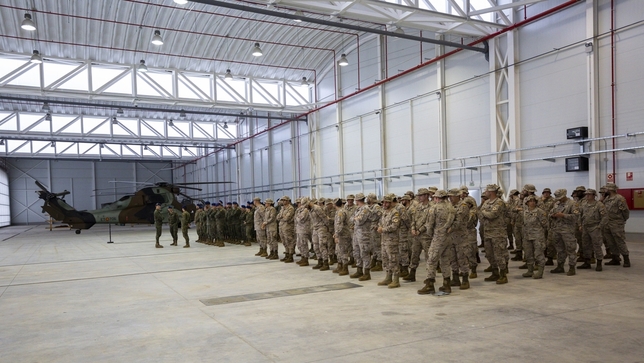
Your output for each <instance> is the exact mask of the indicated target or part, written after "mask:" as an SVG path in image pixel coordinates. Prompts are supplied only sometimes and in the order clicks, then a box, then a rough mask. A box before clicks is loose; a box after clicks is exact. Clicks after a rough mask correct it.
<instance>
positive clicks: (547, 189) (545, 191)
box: [541, 188, 552, 194]
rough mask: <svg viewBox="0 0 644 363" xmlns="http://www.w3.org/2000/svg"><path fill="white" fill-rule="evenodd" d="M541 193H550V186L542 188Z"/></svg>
mask: <svg viewBox="0 0 644 363" xmlns="http://www.w3.org/2000/svg"><path fill="white" fill-rule="evenodd" d="M543 193H551V194H552V191H551V190H550V188H543V192H541V194H543Z"/></svg>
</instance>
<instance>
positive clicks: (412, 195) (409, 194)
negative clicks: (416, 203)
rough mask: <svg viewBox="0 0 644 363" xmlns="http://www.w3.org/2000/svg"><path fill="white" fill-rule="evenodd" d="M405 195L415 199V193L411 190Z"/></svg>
mask: <svg viewBox="0 0 644 363" xmlns="http://www.w3.org/2000/svg"><path fill="white" fill-rule="evenodd" d="M405 195H408V196H410V197H412V198H413V197H414V192H412V191H411V190H408V191H406V192H405Z"/></svg>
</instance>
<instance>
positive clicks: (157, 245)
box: [154, 242, 163, 248]
mask: <svg viewBox="0 0 644 363" xmlns="http://www.w3.org/2000/svg"><path fill="white" fill-rule="evenodd" d="M154 247H156V248H163V246H161V245H160V244H159V242H157V244H156V245H154Z"/></svg>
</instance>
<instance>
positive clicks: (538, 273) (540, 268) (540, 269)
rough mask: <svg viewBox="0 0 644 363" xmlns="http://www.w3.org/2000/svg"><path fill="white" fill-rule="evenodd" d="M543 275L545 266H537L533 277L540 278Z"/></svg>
mask: <svg viewBox="0 0 644 363" xmlns="http://www.w3.org/2000/svg"><path fill="white" fill-rule="evenodd" d="M542 277H543V266H537V270H536V271H535V272H534V273H533V275H532V278H533V279H540V278H542Z"/></svg>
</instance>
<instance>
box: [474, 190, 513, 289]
mask: <svg viewBox="0 0 644 363" xmlns="http://www.w3.org/2000/svg"><path fill="white" fill-rule="evenodd" d="M495 187H496V186H495V185H490V186H488V187H487V190H488V191H493V189H494V188H495ZM496 188H498V187H496ZM506 217H507V207H506V205H505V202H503V200H501V198H500V197H496V198H494V199H488V200H486V201H485V203H483V205H481V208H480V209H479V220H480V221H482V224H483V226H484V227H483V228H484V232H483V233H484V236H485V241H484V246H485V257H486V258H487V259H488V261H489V262H490V266H491V267H492V269H493V273H494V272H495V270H494V269H497V268H498V269H499V271H500V270H505V271H507V270H506V269H507V265H508V260H509V259H510V254H509V253H508V249H507V247H506V246H507V222H506ZM488 281H489V280H488Z"/></svg>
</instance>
